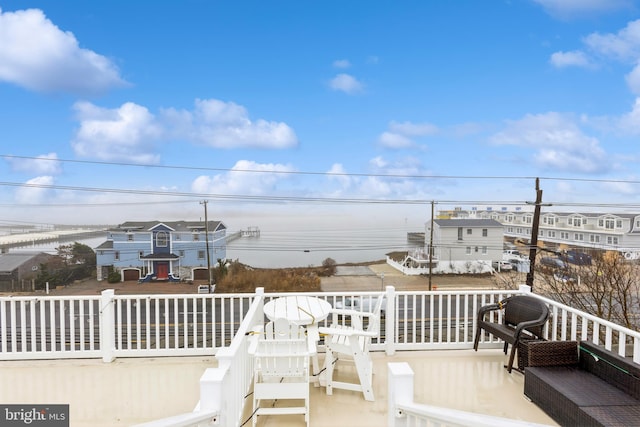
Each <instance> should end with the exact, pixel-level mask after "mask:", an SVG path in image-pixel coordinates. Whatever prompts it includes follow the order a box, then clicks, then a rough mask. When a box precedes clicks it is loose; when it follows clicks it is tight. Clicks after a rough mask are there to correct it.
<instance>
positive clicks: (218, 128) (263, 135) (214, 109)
mask: <svg viewBox="0 0 640 427" xmlns="http://www.w3.org/2000/svg"><path fill="white" fill-rule="evenodd" d="M162 117H163V119H164V120H166V121H167V123H168V124H169V125H170V126H171V128H172V133H173V134H174V135H175V136H176V137H178V138H184V139H188V140H191V141H193V142H197V143H200V144H204V145H207V146H210V147H214V148H245V147H251V148H290V147H295V146H297V145H298V139H297V136H296V134H295V132H294V131H293V129H291V128H290V127H289V126H288V125H287V124H286V123H282V122H273V121H271V122H270V121H266V120H263V119H259V120H257V121H255V122H252V121H251V120H250V119H249V115H248V113H247V110H246V109H245V108H244V107H243V106H241V105H238V104H235V103H233V102H224V101H220V100H217V99H205V100H201V99H197V100H196V102H195V109H194V110H193V111H186V110H175V109H173V108H170V109H166V110H163V111H162Z"/></svg>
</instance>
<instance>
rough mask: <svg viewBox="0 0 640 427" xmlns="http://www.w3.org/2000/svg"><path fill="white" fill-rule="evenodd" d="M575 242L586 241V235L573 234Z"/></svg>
mask: <svg viewBox="0 0 640 427" xmlns="http://www.w3.org/2000/svg"><path fill="white" fill-rule="evenodd" d="M573 240H577V241H583V240H584V234H582V233H574V234H573Z"/></svg>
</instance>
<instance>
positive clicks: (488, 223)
mask: <svg viewBox="0 0 640 427" xmlns="http://www.w3.org/2000/svg"><path fill="white" fill-rule="evenodd" d="M433 222H435V223H436V224H438V226H439V227H441V228H444V227H485V228H491V227H496V228H503V225H502V224H500V223H499V222H498V221H496V220H495V219H475V218H456V219H434V220H433Z"/></svg>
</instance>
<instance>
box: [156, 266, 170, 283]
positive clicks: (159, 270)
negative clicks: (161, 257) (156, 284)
mask: <svg viewBox="0 0 640 427" xmlns="http://www.w3.org/2000/svg"><path fill="white" fill-rule="evenodd" d="M168 278H169V263H167V262H159V263H157V264H156V279H157V280H166V279H168Z"/></svg>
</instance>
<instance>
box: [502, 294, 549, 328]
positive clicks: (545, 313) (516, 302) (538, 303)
mask: <svg viewBox="0 0 640 427" xmlns="http://www.w3.org/2000/svg"><path fill="white" fill-rule="evenodd" d="M503 303H506V307H505V309H504V323H505V324H507V325H514V326H515V325H518V324H519V323H522V322H528V321H533V320H538V322H537V323H536V324H535V325H533V326H531V327H528V328H526V329H527V330H528V331H529V332H531V333H533V334H534V335H536V336H542V327H543V326H544V324H545V323H546V321H547V319H548V318H549V314H550V312H549V307H548V306H547V304H545V302H544V301H542V300H540V299H538V298H536V297H531V296H528V295H515V296H513V297H510V298H507V299H506V300H505V301H503Z"/></svg>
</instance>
